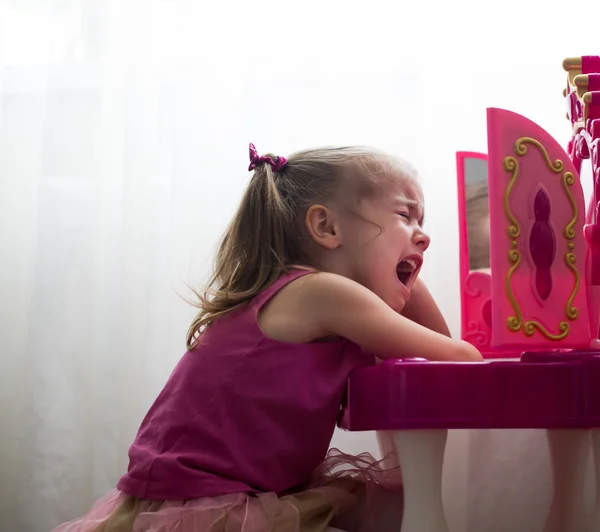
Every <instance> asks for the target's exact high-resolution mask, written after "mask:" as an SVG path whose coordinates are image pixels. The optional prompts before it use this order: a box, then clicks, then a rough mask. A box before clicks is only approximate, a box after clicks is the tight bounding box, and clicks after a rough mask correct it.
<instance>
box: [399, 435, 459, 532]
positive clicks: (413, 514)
mask: <svg viewBox="0 0 600 532" xmlns="http://www.w3.org/2000/svg"><path fill="white" fill-rule="evenodd" d="M393 436H394V443H395V445H396V451H397V453H398V459H399V461H400V467H401V470H402V478H403V481H404V516H403V519H402V528H399V531H400V532H449V530H448V525H447V523H446V516H445V514H444V507H443V504H442V468H443V464H444V451H445V449H446V440H447V438H448V431H447V430H402V431H396V432H394V434H393Z"/></svg>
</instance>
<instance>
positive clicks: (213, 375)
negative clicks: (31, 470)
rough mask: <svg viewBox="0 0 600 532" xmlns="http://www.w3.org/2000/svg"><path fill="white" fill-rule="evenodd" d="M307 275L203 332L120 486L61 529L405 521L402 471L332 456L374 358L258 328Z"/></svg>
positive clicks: (230, 531)
mask: <svg viewBox="0 0 600 532" xmlns="http://www.w3.org/2000/svg"><path fill="white" fill-rule="evenodd" d="M309 273H311V272H310V271H306V270H292V271H291V272H290V273H288V274H286V275H283V276H282V277H281V278H280V279H279V280H277V281H276V282H275V283H274V284H273V285H272V286H270V287H269V288H267V289H266V290H264V291H263V292H262V293H261V294H259V295H258V296H256V297H255V298H254V299H253V300H252V301H251V302H250V303H249V304H248V305H245V306H243V307H241V308H239V309H237V310H236V311H234V312H233V313H232V314H230V315H228V316H226V317H223V318H221V319H219V320H217V321H216V322H215V323H213V324H212V325H210V326H209V327H208V328H207V329H206V330H205V331H204V332H203V333H202V336H201V341H200V344H199V345H198V346H197V347H196V348H195V349H193V350H191V351H188V352H187V353H186V354H185V355H184V356H183V358H182V359H181V360H180V362H179V363H178V365H177V367H176V368H175V370H174V371H173V373H172V375H171V376H170V378H169V380H168V382H167V384H166V385H165V387H164V389H163V390H162V392H161V393H160V395H159V396H158V398H157V399H156V401H155V403H154V404H153V405H152V407H151V408H150V410H149V412H148V413H147V415H146V417H145V419H144V420H143V422H142V425H141V427H140V429H139V432H138V435H137V437H136V439H135V441H134V443H133V445H132V446H131V448H130V450H129V458H130V464H129V468H128V472H127V474H126V475H124V476H123V477H122V478H121V479H120V481H119V482H118V484H117V488H116V489H115V490H113V491H112V492H110V493H108V494H107V495H105V496H104V497H102V498H101V499H100V500H99V501H98V502H97V503H96V504H95V505H94V507H93V508H92V510H91V511H90V512H89V513H88V514H87V515H85V516H84V517H82V518H79V519H77V520H75V521H72V522H70V523H66V524H63V525H61V526H59V527H58V528H56V529H55V532H74V531H82V532H88V531H94V532H130V531H136V532H137V531H139V532H142V531H143V532H159V531H160V532H169V531H178V532H180V531H181V532H188V531H190V532H191V531H194V532H205V531H206V532H267V531H274V532H279V531H281V532H288V531H289V532H305V531H306V532H309V531H310V532H322V531H323V530H324V529H325V528H326V527H327V526H328V525H329V524H330V523H335V524H337V525H338V526H342V525H343V527H344V530H348V531H351V530H352V531H353V530H360V531H361V532H362V531H367V530H368V531H371V530H373V531H374V530H378V531H381V530H383V528H382V526H381V524H379V523H378V521H379V519H378V518H375V517H374V515H375V514H377V515H383V514H384V513H385V514H386V515H387V514H388V513H389V512H390V511H391V512H392V513H393V514H394V513H395V514H397V515H395V517H397V519H398V520H399V519H400V516H401V510H402V508H401V506H402V497H401V495H400V494H399V493H398V492H399V491H400V490H401V481H400V475H399V471H398V470H397V469H393V470H390V471H384V470H383V468H382V467H381V465H380V462H377V461H375V460H374V459H373V458H372V457H371V456H370V455H368V454H364V455H360V456H358V457H354V456H349V455H345V454H343V453H341V452H339V451H337V450H335V449H334V450H331V451H329V453H328V447H329V443H330V441H331V437H332V435H333V431H334V429H335V426H336V421H337V419H338V416H339V414H340V405H341V403H342V400H343V394H344V391H345V386H346V381H347V378H348V376H349V374H350V373H351V372H352V371H353V370H355V369H357V368H360V367H364V366H366V365H372V364H373V363H374V359H373V357H372V356H371V355H369V354H367V353H365V352H364V351H363V350H362V349H361V348H360V347H359V346H357V345H356V344H353V343H351V342H349V341H347V340H344V339H340V340H337V341H332V342H313V343H304V344H292V343H284V342H279V341H276V340H272V339H270V338H267V337H266V336H265V335H264V334H263V333H262V331H261V330H260V328H259V327H258V323H257V316H258V313H259V312H260V310H261V309H262V308H263V306H264V305H265V304H266V303H268V301H269V300H270V299H271V298H272V297H273V296H274V295H275V294H276V293H277V292H278V291H279V290H281V289H282V288H283V287H284V286H286V285H287V284H288V283H290V282H292V281H294V280H295V279H297V278H298V277H301V276H303V275H307V274H309ZM390 497H392V499H390ZM384 500H388V501H390V500H392V501H393V502H391V509H390V508H389V507H388V508H386V509H385V510H381V511H380V510H378V507H379V506H380V505H381V503H383V501H384ZM388 517H389V516H388ZM386 520H387V517H386ZM394 520H396V519H394ZM396 524H397V525H398V524H399V521H397V523H396Z"/></svg>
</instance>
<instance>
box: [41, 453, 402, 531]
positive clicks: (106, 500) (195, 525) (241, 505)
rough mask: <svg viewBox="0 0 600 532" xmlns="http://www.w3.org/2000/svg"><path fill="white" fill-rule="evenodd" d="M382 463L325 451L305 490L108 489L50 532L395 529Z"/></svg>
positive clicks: (389, 482) (389, 480) (395, 485)
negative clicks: (141, 493)
mask: <svg viewBox="0 0 600 532" xmlns="http://www.w3.org/2000/svg"><path fill="white" fill-rule="evenodd" d="M383 463H386V464H387V465H388V468H387V469H386V468H384V467H383V465H382V464H383ZM390 463H393V462H390V460H389V459H388V460H387V461H383V460H380V461H378V460H375V459H374V458H373V457H372V456H371V455H370V454H367V453H365V454H361V455H359V456H351V455H347V454H344V453H341V452H340V451H338V450H337V449H332V450H331V451H329V453H328V455H327V458H326V459H325V461H324V462H323V464H322V466H321V467H320V468H319V470H318V471H316V472H315V474H314V475H313V477H312V481H311V483H310V485H309V487H307V489H305V490H303V491H299V492H297V493H289V494H286V495H280V496H278V495H276V494H274V493H260V494H247V493H236V494H230V495H222V496H218V497H205V498H201V499H190V500H184V501H149V500H143V499H137V498H135V497H131V496H129V495H126V494H124V493H122V492H120V491H118V490H113V491H111V492H110V493H108V494H106V495H105V496H104V497H102V498H100V499H99V500H98V501H97V502H96V504H94V506H93V507H92V509H91V510H90V511H89V512H88V513H87V514H86V515H85V516H83V517H80V518H79V519H76V520H74V521H70V522H68V523H65V524H63V525H60V526H58V527H57V528H55V529H54V531H53V532H175V531H177V532H323V531H324V530H325V529H326V528H327V527H328V526H334V527H336V528H339V529H342V530H344V531H347V532H385V531H386V530H390V531H391V530H395V531H397V530H398V529H399V526H400V522H401V519H402V509H403V499H402V481H401V476H400V470H399V468H398V467H391V468H390V467H389V464H390Z"/></svg>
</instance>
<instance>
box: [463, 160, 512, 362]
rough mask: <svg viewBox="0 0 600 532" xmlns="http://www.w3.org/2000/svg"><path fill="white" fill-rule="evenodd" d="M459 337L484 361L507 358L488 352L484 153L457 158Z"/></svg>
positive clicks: (487, 214) (489, 288)
mask: <svg viewBox="0 0 600 532" xmlns="http://www.w3.org/2000/svg"><path fill="white" fill-rule="evenodd" d="M456 166H457V188H458V220H459V243H460V255H459V260H460V264H459V272H460V293H461V336H462V339H463V340H466V341H468V342H470V343H472V344H473V345H475V347H477V348H478V349H479V350H480V351H481V353H482V354H483V356H484V357H486V358H494V357H499V356H506V354H505V353H499V352H496V351H495V350H494V349H492V348H491V346H490V343H491V335H492V329H491V323H492V321H491V312H492V306H491V297H492V284H491V261H490V209H489V189H488V160H487V155H486V154H484V153H476V152H458V153H457V154H456Z"/></svg>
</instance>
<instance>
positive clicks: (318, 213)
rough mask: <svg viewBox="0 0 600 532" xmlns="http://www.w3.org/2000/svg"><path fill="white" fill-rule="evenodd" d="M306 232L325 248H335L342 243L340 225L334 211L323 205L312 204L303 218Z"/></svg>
mask: <svg viewBox="0 0 600 532" xmlns="http://www.w3.org/2000/svg"><path fill="white" fill-rule="evenodd" d="M304 221H305V223H306V228H307V229H308V234H309V235H310V237H311V238H312V239H313V240H314V241H315V243H317V244H319V245H320V246H323V247H324V248H326V249H337V248H338V247H340V245H341V244H342V235H341V227H340V222H339V219H338V217H337V216H336V213H335V212H334V211H332V210H331V209H330V208H328V207H325V206H324V205H312V206H311V207H310V208H309V209H308V211H306V217H305V219H304Z"/></svg>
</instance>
